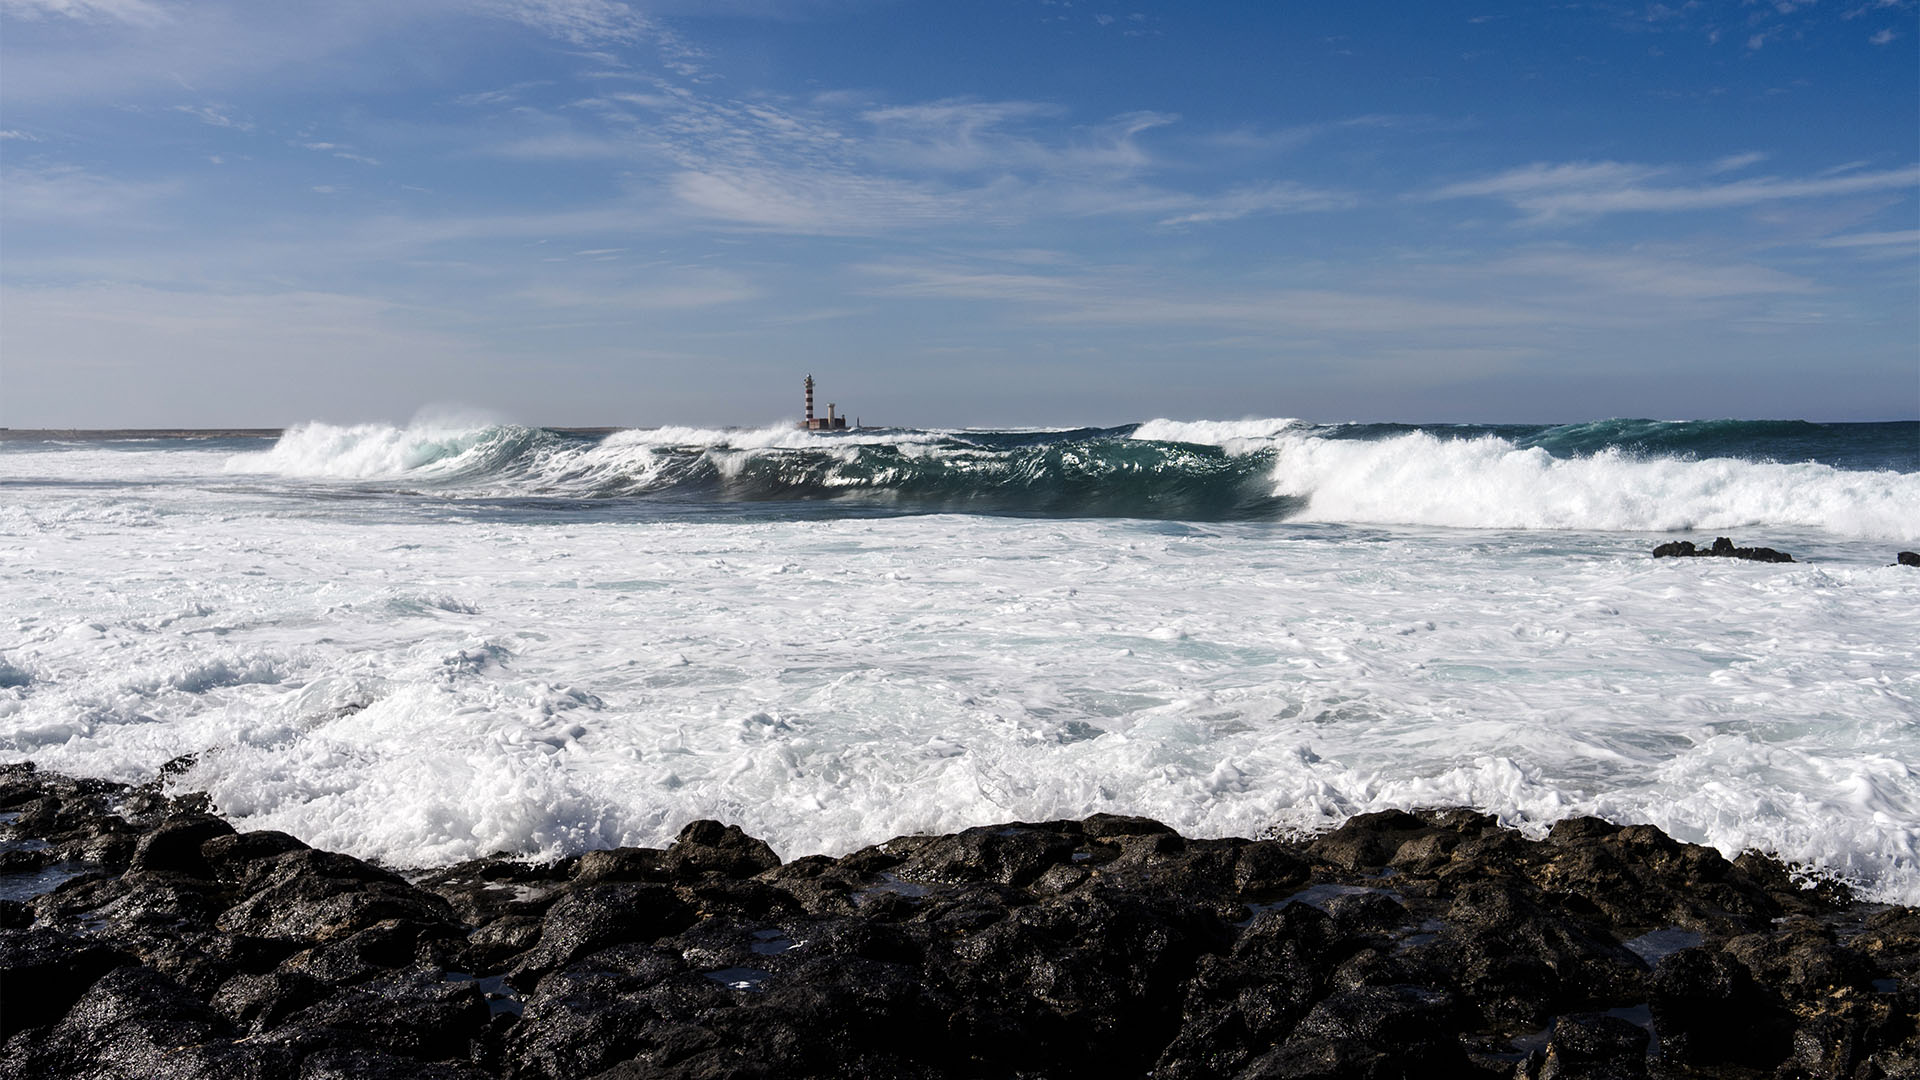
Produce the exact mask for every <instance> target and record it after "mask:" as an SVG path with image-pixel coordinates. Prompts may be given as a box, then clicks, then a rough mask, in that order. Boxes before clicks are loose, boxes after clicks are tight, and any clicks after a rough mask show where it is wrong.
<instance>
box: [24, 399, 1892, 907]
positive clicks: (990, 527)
mask: <svg viewBox="0 0 1920 1080" xmlns="http://www.w3.org/2000/svg"><path fill="white" fill-rule="evenodd" d="M1716 535H1729V536H1731V537H1732V538H1733V539H1734V540H1735V542H1736V543H1739V544H1742V545H1755V544H1764V545H1768V546H1772V547H1776V548H1781V549H1785V550H1788V551H1791V552H1792V553H1793V554H1794V556H1795V559H1796V560H1797V561H1796V562H1794V563H1792V564H1784V565H1780V564H1759V563H1750V562H1742V561H1736V560H1729V559H1678V560H1676V559H1662V560H1657V561H1656V560H1654V559H1652V558H1651V557H1650V556H1649V550H1650V549H1651V548H1652V547H1653V546H1654V545H1655V544H1657V543H1661V542H1663V541H1666V540H1669V539H1676V538H1690V539H1693V540H1695V541H1696V542H1702V543H1704V542H1708V541H1711V539H1712V538H1713V537H1714V536H1716ZM1914 547H1920V425H1916V424H1912V423H1903V424H1837V425H1819V424H1804V423H1792V422H1787V423H1752V422H1735V421H1722V422H1710V423H1655V422H1648V421H1608V422H1606V423H1602V424H1587V425H1578V426H1571V427H1537V426H1510V427H1454V426H1426V427H1420V426H1404V425H1316V424H1307V423H1302V422H1299V421H1291V420H1272V421H1235V422H1231V423H1181V422H1173V421H1167V420H1154V421H1149V422H1147V423H1143V424H1138V425H1126V426H1122V427H1116V428H1109V429H1073V430H1058V431H1012V432H1004V431H911V430H892V429H888V430H860V431H853V432H846V433H832V434H823V433H806V432H799V431H794V430H789V429H777V430H771V429H770V430H757V431H756V430H728V431H701V430H691V429H659V430H635V431H622V432H616V433H613V434H607V435H578V434H568V433H564V432H556V431H546V430H540V429H533V428H522V427H513V426H503V425H485V424H472V425H457V424H453V425H449V424H442V425H433V424H424V423H420V424H415V425H412V426H408V427H392V426H385V425H361V426H352V427H339V426H329V425H324V424H308V425H304V426H302V427H298V428H295V429H291V430H289V431H287V432H286V433H285V434H284V435H282V436H281V437H279V438H277V439H189V438H178V439H154V440H104V439H69V440H51V439H15V440H13V441H9V442H6V443H4V444H0V759H6V760H20V759H29V760H32V761H35V762H38V763H39V764H40V765H41V766H43V767H45V768H49V769H56V770H62V771H67V772H72V773H79V774H84V775H95V776H103V777H110V778H114V779H119V780H125V781H143V780H146V779H149V778H151V777H152V776H153V775H154V774H155V771H156V770H157V768H158V767H159V766H160V765H161V764H162V763H164V762H167V761H169V760H171V759H174V758H176V757H178V756H180V755H188V754H190V755H194V758H193V762H194V764H193V765H192V767H191V768H189V769H187V770H186V771H185V772H184V773H182V774H181V775H179V776H178V777H177V778H176V779H175V780H174V781H173V782H174V783H175V784H176V785H177V786H179V787H181V788H184V789H193V790H204V791H206V792H208V793H209V794H210V795H211V796H212V798H213V801H214V802H215V804H216V805H217V806H218V808H219V809H220V810H221V812H223V813H225V814H227V815H229V816H230V817H231V818H232V819H233V820H234V821H235V823H236V824H238V825H239V826H241V827H243V828H274V829H283V830H286V831H288V832H291V833H293V834H295V835H297V836H299V837H301V838H302V839H304V840H306V841H308V842H309V843H312V844H315V845H319V846H323V847H328V848H334V849H338V850H344V851H348V852H351V853H353V854H356V855H359V856H363V857H367V858H372V859H378V860H381V861H383V862H386V863H389V864H394V865H401V866H427V865H434V864H444V863H448V862H452V861H455V860H459V859H463V858H467V857H471V856H475V855H481V854H487V853H491V852H496V851H507V852H512V853H515V854H521V855H527V856H533V857H549V856H555V855H559V854H563V853H567V852H575V851H580V850H583V849H588V848H595V847H607V846H613V845H621V844H635V845H661V844H664V843H666V842H667V841H669V840H670V839H671V838H672V837H673V836H674V835H675V833H676V832H677V831H678V830H679V829H680V827H681V826H683V825H684V824H686V823H687V822H688V821H691V820H693V819H696V818H703V817H712V818H719V819H721V820H723V821H728V822H734V823H738V824H739V825H741V826H742V827H744V828H745V829H746V830H747V831H748V832H750V833H752V834H754V835H756V836H760V837H764V838H766V839H767V840H768V841H769V842H770V843H772V844H773V846H774V847H775V848H776V849H777V850H778V851H779V852H780V854H781V855H782V856H784V857H787V858H792V857H795V856H799V855H804V854H809V853H814V852H825V853H830V854H833V853H841V852H845V851H849V850H852V849H854V848H857V847H859V846H862V845H865V844H870V843H875V842H878V841H881V840H884V839H886V838H888V837H891V836H895V835H899V834H903V833H916V832H929V831H948V830H953V829H958V828H962V827H966V826H970V825H978V824H984V823H990V822H999V821H1008V820H1017V819H1023V820H1043V819H1049V818H1061V817H1079V816H1083V815H1086V814H1089V813H1093V812H1096V811H1109V812H1117V813H1129V814H1144V815H1149V816H1152V817H1155V818H1158V819H1160V820H1163V821H1165V822H1167V823H1169V824H1171V825H1173V826H1176V827H1177V828H1179V829H1181V830H1182V831H1184V832H1187V833H1189V834H1191V835H1202V836H1217V835H1256V834H1260V833H1263V832H1267V831H1269V830H1295V829H1311V828H1316V827H1322V826H1326V825H1330V824H1333V823H1337V822H1339V821H1341V820H1343V819H1344V818H1346V817H1348V816H1351V815H1353V814H1356V813H1361V812H1365V811H1370V810H1378V809H1383V808H1387V807H1416V806H1431V805H1466V806H1473V807H1478V808H1481V809H1484V810H1486V811H1488V812H1491V813H1493V814H1496V815H1498V816H1499V817H1500V818H1502V819H1503V820H1505V821H1507V822H1509V823H1512V824H1516V825H1518V826H1520V827H1522V828H1525V829H1529V830H1535V831H1538V830H1541V829H1544V828H1545V827H1546V826H1547V825H1549V824H1550V823H1551V822H1553V821H1555V820H1558V819H1561V818H1564V817H1568V816H1572V815H1578V814H1598V815H1600V816H1602V817H1605V818H1608V819H1611V820H1614V821H1619V822H1651V823H1653V824H1655V825H1658V826H1660V827H1662V828H1664V829H1666V830H1667V831H1669V832H1671V833H1672V834H1674V835H1675V836H1677V837H1680V838H1682V839H1686V840H1691V841H1697V842H1701V843H1707V844H1712V845H1714V846H1716V847H1718V848H1719V849H1720V850H1722V851H1723V852H1726V853H1727V854H1729V855H1732V854H1735V853H1737V852H1739V851H1741V850H1744V849H1747V848H1758V849H1762V850H1765V851H1769V852H1773V853H1776V854H1778V855H1780V856H1782V857H1784V858H1786V859H1789V860H1792V861H1795V862H1797V863H1800V864H1802V865H1804V866H1805V867H1807V868H1808V869H1809V870H1810V871H1812V872H1816V873H1824V874H1831V875H1836V876H1841V877H1844V878H1847V879H1849V880H1851V881H1853V882H1854V883H1856V884H1858V885H1859V886H1861V887H1863V888H1864V890H1865V891H1866V893H1867V894H1868V895H1869V896H1871V897H1874V898H1878V899H1882V900H1888V901H1900V902H1906V903H1916V902H1920V867H1917V865H1916V845H1917V844H1920V774H1916V768H1920V658H1917V657H1916V652H1917V650H1920V570H1916V569H1913V568H1909V567H1901V566H1895V565H1890V564H1892V563H1893V561H1894V553H1895V552H1896V551H1897V550H1899V549H1901V548H1914Z"/></svg>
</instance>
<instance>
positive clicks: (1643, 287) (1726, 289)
mask: <svg viewBox="0 0 1920 1080" xmlns="http://www.w3.org/2000/svg"><path fill="white" fill-rule="evenodd" d="M1491 269H1492V270H1494V271H1495V272H1497V273H1502V274H1508V275H1514V276H1520V277H1528V278H1538V277H1553V278H1561V279H1565V280H1570V281H1573V282H1576V283H1578V284H1579V285H1580V286H1582V287H1583V288H1586V289H1598V290H1604V291H1606V292H1611V293H1624V294H1629V295H1634V296H1644V297H1657V298H1663V299H1673V300H1715V299H1724V298H1729V297H1741V296H1771V295H1787V294H1804V293H1814V292H1818V291H1820V290H1819V287H1818V286H1816V285H1815V284H1814V283H1813V282H1812V281H1809V280H1807V279H1806V278H1803V277H1798V276H1795V275H1793V274H1788V273H1783V272H1781V271H1779V270H1775V269H1773V268H1771V267H1766V266H1754V265H1746V264H1733V265H1724V264H1713V263H1704V262H1700V261H1697V260H1693V259H1688V258H1684V257H1679V256H1672V255H1664V254H1659V255H1642V254H1631V253H1629V254H1617V253H1592V252H1572V251H1567V252H1536V253H1530V254H1525V255H1518V256H1514V257H1512V258H1508V259H1504V260H1501V261H1499V262H1497V263H1495V264H1494V265H1493V266H1492V267H1491Z"/></svg>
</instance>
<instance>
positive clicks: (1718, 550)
mask: <svg viewBox="0 0 1920 1080" xmlns="http://www.w3.org/2000/svg"><path fill="white" fill-rule="evenodd" d="M1653 557H1654V558H1656V559H1687V558H1702V557H1718V558H1722V559H1747V560H1749V561H1752V562H1792V561H1793V556H1791V555H1789V554H1787V553H1786V552H1784V551H1775V550H1774V549H1773V548H1770V547H1734V546H1733V541H1732V540H1731V539H1729V538H1727V537H1725V536H1722V537H1718V538H1716V539H1715V540H1714V542H1713V544H1712V546H1710V547H1695V546H1694V544H1693V541H1691V540H1674V541H1671V542H1669V543H1665V544H1661V545H1660V546H1659V547H1656V548H1654V549H1653Z"/></svg>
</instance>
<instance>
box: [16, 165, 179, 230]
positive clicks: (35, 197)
mask: <svg viewBox="0 0 1920 1080" xmlns="http://www.w3.org/2000/svg"><path fill="white" fill-rule="evenodd" d="M176 190H178V185H177V184H174V183H171V182H165V181H126V180H116V179H112V178H109V177H104V176H100V175H97V174H95V173H91V172H88V171H87V170H85V169H82V168H80V167H78V166H74V165H51V164H42V165H33V166H24V167H19V168H9V169H7V170H6V171H5V172H4V173H3V174H0V208H4V216H5V218H6V220H7V221H9V222H12V223H26V222H59V223H65V224H75V223H80V222H86V223H93V224H103V225H104V224H113V225H116V226H124V225H125V224H127V223H128V219H129V217H130V216H131V212H132V211H134V210H137V209H140V208H142V207H144V206H146V205H148V204H149V203H151V202H153V201H154V200H156V199H159V198H162V197H164V196H167V195H170V194H172V193H173V192H174V191H176Z"/></svg>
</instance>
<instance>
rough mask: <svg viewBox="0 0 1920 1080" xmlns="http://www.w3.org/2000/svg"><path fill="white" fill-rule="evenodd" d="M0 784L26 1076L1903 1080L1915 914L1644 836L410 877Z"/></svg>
mask: <svg viewBox="0 0 1920 1080" xmlns="http://www.w3.org/2000/svg"><path fill="white" fill-rule="evenodd" d="M162 783H163V780H162V779H156V780H155V781H154V782H153V783H151V784H148V785H145V786H141V787H128V786H123V785H117V784H110V783H103V782H100V781H93V780H77V779H73V778H69V777H64V776H57V775H52V774H49V773H43V772H39V771H37V770H35V769H34V768H33V766H32V765H31V764H30V763H22V764H16V765H10V766H0V821H5V822H6V824H5V825H3V826H0V841H3V842H0V848H4V850H0V889H4V890H6V892H5V893H4V895H9V896H11V897H12V898H10V899H0V1038H4V1043H0V1074H4V1075H8V1076H50V1077H51V1076H62V1077H98V1078H119V1077H128V1078H132V1077H142V1078H145V1077H162V1076H164V1077H177V1078H208V1080H213V1078H245V1077H261V1078H266V1077H296V1076H297V1077H303V1078H320V1077H335V1076H339V1077H349V1076H350V1077H356V1078H366V1077H376V1078H378V1077H416V1076H424V1077H441V1078H447V1080H453V1078H478V1077H512V1078H529V1080H531V1078H559V1077H567V1078H574V1077H594V1076H599V1077H606V1078H614V1077H634V1078H638V1077H675V1078H695V1077H767V1078H772V1077H811V1076H820V1077H826V1076H833V1077H853V1078H862V1077H870V1078H880V1077H887V1078H893V1077H948V1076H954V1077H1113V1076H1154V1077H1165V1078H1169V1080H1173V1078H1200V1077H1249V1078H1252V1077H1329V1078H1331V1077H1368V1078H1387V1077H1447V1076H1462V1077H1479V1076H1484V1077H1514V1076H1519V1077H1528V1078H1536V1080H1540V1078H1546V1077H1602V1076H1604V1077H1639V1076H1652V1077H1656V1078H1658V1077H1728V1078H1731V1077H1755V1076H1769V1075H1771V1076H1779V1077H1809V1078H1811V1077H1835V1078H1838V1077H1847V1078H1871V1077H1899V1076H1913V1075H1916V1074H1917V1073H1920V1031H1917V1030H1916V1014H1920V912H1916V911H1915V910H1913V909H1911V908H1901V907H1885V906H1880V905H1873V904H1867V903H1863V902H1860V901H1858V900H1856V899H1854V898H1852V897H1851V896H1849V895H1848V893H1847V890H1846V889H1845V888H1843V887H1841V886H1838V885H1835V884H1832V883H1827V884H1817V885H1809V884H1807V883H1806V882H1804V881H1802V880H1800V879H1797V878H1796V877H1795V876H1794V875H1793V874H1792V873H1791V872H1790V871H1789V869H1788V868H1787V867H1784V866H1782V865H1781V864H1779V863H1778V862H1776V861H1774V860H1772V859H1770V858H1767V857H1764V856H1761V855H1757V854H1751V853H1750V854H1746V855H1742V856H1741V857H1740V858H1738V859H1735V860H1733V861H1731V862H1729V861H1728V860H1726V859H1725V858H1723V857H1721V856H1720V855H1719V854H1718V853H1717V852H1715V851H1713V850H1711V849H1709V848H1704V847H1699V846H1695V845H1690V844H1683V843H1679V842H1676V841H1674V840H1673V839H1671V838H1669V837H1668V836H1666V835H1665V834H1664V833H1662V832H1660V831H1659V830H1658V829H1655V828H1652V827H1650V826H1644V825H1635V826H1624V827H1622V826H1618V825H1613V824H1608V823H1606V822H1603V821H1599V820H1597V819H1593V818H1581V819H1574V820H1570V821H1563V822H1560V823H1559V824H1557V825H1555V826H1554V827H1553V828H1552V830H1551V831H1550V832H1549V833H1548V835H1547V836H1546V838H1545V839H1543V840H1530V839H1527V838H1525V837H1523V836H1522V835H1521V834H1520V833H1518V832H1516V831H1513V830H1511V829H1507V828H1503V827H1501V826H1500V825H1499V824H1498V823H1496V822H1495V821H1494V820H1493V819H1492V818H1489V817H1487V816H1485V815H1482V814H1478V813H1474V812H1471V811H1465V810H1426V811H1421V812H1418V813H1401V812H1386V813H1378V814H1368V815H1363V816H1361V817H1357V818H1354V819H1353V820H1351V821H1349V822H1348V823H1347V824H1346V825H1344V826H1342V827H1341V828H1339V829H1336V830H1334V831H1332V832H1328V833H1324V834H1321V835H1319V836H1313V837H1298V838H1272V839H1260V840H1242V839H1225V840H1191V839H1186V838H1183V837H1181V836H1180V835H1178V834H1177V833H1175V832H1174V831H1172V830H1171V829H1168V828H1167V827H1165V826H1164V825H1161V824H1159V823H1157V822H1153V821H1149V820H1145V819H1140V818H1127V817H1115V816H1109V815H1095V816H1093V817H1090V818H1087V819H1085V820H1082V821H1054V822H1044V823H1014V824H1008V825H1001V826H992V827H985V828H977V829H969V830H966V831H964V832H961V833H957V834H954V835H950V836H910V837H901V838H898V839H895V840H892V841H889V842H888V843H885V844H881V845H878V846H876V847H871V848H867V849H864V850H862V851H858V852H855V853H853V854H851V855H847V856H845V857H843V858H839V859H831V858H826V857H823V856H809V857H806V858H800V859H796V860H794V861H792V862H788V863H782V862H781V861H780V860H779V859H778V857H777V856H776V855H775V853H774V852H773V851H772V850H771V849H770V848H769V847H768V846H767V845H766V844H764V843H762V842H761V841H759V840H756V839H754V838H752V837H750V836H747V835H746V834H744V833H742V832H741V831H740V830H739V829H738V828H734V827H730V826H725V825H721V824H719V823H717V822H711V821H702V822H695V823H693V824H691V825H689V826H687V828H686V829H685V830H684V831H683V832H682V833H681V835H680V838H679V840H678V841H677V842H676V843H674V844H673V845H672V846H671V847H669V848H666V849H664V850H647V849H621V850H617V851H596V852H589V853H587V854H584V855H580V856H577V857H574V858H569V859H564V860H561V861H559V862H556V863H550V864H534V863H528V862H522V861H516V860H514V859H512V858H509V857H506V856H504V855H503V856H499V857H495V858H488V859H478V860H474V861H471V862H467V863H462V864H460V865H458V866H452V867H445V868H441V869H436V870H433V871H430V872H422V873H410V874H409V873H396V872H394V871H393V870H390V869H386V868H381V867H377V866H373V865H371V864H369V863H366V862H363V861H361V860H359V859H354V858H351V857H349V856H345V855H338V854H332V853H328V852H323V851H317V850H314V849H312V848H309V847H307V846H306V845H305V844H302V843H301V842H300V841H298V840H297V839H295V838H293V837H290V836H287V835H285V834H282V833H274V832H235V831H234V830H233V828H232V827H231V826H230V825H229V824H228V823H226V822H225V821H224V820H222V819H221V818H219V817H218V816H216V815H215V814H214V813H213V812H212V810H213V808H212V807H210V806H208V805H207V803H206V800H205V798H204V796H193V795H188V796H183V797H169V796H168V795H166V794H163V790H162Z"/></svg>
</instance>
